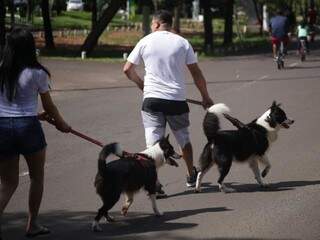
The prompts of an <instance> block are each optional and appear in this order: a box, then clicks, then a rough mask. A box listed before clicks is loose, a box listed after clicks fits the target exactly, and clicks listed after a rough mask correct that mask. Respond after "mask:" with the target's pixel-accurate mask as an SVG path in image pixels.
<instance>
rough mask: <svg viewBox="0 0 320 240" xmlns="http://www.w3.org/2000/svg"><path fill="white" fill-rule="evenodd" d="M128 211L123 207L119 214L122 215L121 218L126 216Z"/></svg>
mask: <svg viewBox="0 0 320 240" xmlns="http://www.w3.org/2000/svg"><path fill="white" fill-rule="evenodd" d="M128 210H129V208H128V207H126V206H123V207H122V209H121V214H122V215H123V216H127V214H128Z"/></svg>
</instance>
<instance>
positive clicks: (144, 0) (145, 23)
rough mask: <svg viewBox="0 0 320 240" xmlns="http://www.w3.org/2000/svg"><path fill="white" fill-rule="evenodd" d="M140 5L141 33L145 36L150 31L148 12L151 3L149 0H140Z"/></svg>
mask: <svg viewBox="0 0 320 240" xmlns="http://www.w3.org/2000/svg"><path fill="white" fill-rule="evenodd" d="M140 4H141V5H142V30H143V35H144V36H146V35H148V34H149V33H150V14H151V8H152V7H153V3H152V1H151V0H140Z"/></svg>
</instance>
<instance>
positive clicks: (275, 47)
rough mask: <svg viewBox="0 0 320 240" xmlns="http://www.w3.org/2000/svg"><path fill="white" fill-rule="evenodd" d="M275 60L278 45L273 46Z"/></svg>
mask: <svg viewBox="0 0 320 240" xmlns="http://www.w3.org/2000/svg"><path fill="white" fill-rule="evenodd" d="M272 52H273V58H276V57H277V44H274V43H273V44H272Z"/></svg>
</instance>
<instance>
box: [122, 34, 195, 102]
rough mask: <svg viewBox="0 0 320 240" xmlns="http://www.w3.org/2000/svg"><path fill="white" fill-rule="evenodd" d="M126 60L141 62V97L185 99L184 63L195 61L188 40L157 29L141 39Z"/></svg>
mask: <svg viewBox="0 0 320 240" xmlns="http://www.w3.org/2000/svg"><path fill="white" fill-rule="evenodd" d="M127 60H128V61H129V62H131V63H133V64H136V65H139V64H140V63H141V60H142V61H143V62H144V65H145V76H144V89H143V98H149V97H152V98H161V99H167V100H178V101H184V100H185V99H186V90H185V66H186V65H188V64H193V63H196V62H197V58H196V56H195V54H194V51H193V49H192V47H191V45H190V43H189V42H188V40H186V39H184V38H183V37H181V36H179V35H177V34H174V33H171V32H168V31H156V32H153V33H151V34H149V35H147V36H145V37H144V38H142V39H141V40H140V41H139V42H138V43H137V45H136V46H135V48H134V49H133V50H132V52H131V53H130V55H129V57H128V59H127Z"/></svg>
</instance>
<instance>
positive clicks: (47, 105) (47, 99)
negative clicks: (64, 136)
mask: <svg viewBox="0 0 320 240" xmlns="http://www.w3.org/2000/svg"><path fill="white" fill-rule="evenodd" d="M40 97H41V102H42V106H43V109H44V111H45V113H41V114H39V115H38V117H39V119H40V120H51V121H53V122H54V124H55V126H56V128H57V129H58V130H59V131H61V132H65V133H67V132H70V129H71V127H70V126H69V125H68V124H67V123H66V122H65V121H64V119H63V118H62V116H61V115H60V113H59V111H58V109H57V107H56V105H55V104H54V103H53V101H52V98H51V95H50V92H49V91H48V92H45V93H40Z"/></svg>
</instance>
